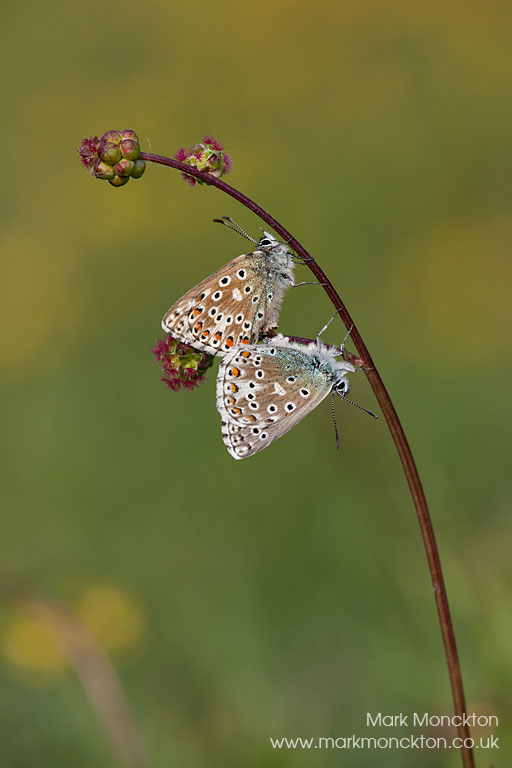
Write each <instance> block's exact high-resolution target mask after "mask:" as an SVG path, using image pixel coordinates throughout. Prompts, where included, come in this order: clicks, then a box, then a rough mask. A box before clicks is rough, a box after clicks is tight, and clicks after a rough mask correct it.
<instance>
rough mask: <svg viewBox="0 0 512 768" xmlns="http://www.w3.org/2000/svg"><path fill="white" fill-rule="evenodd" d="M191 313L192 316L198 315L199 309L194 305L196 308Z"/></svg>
mask: <svg viewBox="0 0 512 768" xmlns="http://www.w3.org/2000/svg"><path fill="white" fill-rule="evenodd" d="M192 314H193V315H194V317H197V316H198V315H200V314H201V310H200V309H197V307H196V308H195V309H194V312H193V313H192Z"/></svg>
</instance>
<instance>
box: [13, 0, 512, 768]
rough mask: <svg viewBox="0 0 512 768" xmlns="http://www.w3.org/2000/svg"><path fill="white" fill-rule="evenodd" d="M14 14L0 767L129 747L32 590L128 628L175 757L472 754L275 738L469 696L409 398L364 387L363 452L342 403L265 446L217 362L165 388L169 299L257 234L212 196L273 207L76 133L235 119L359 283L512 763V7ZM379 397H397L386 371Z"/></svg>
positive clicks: (165, 742)
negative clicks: (452, 659) (453, 688)
mask: <svg viewBox="0 0 512 768" xmlns="http://www.w3.org/2000/svg"><path fill="white" fill-rule="evenodd" d="M2 15H3V30H4V32H3V36H2V37H3V42H2V54H3V60H4V64H3V72H4V78H5V79H6V85H5V86H4V92H3V105H4V107H3V119H2V128H3V147H4V152H5V159H4V170H5V169H6V168H7V174H4V196H3V197H4V202H3V204H2V218H3V226H2V230H1V238H2V247H1V252H2V280H1V287H0V290H1V301H0V312H1V314H2V325H3V329H4V332H3V334H2V341H1V348H0V362H1V366H2V373H3V375H2V397H1V402H2V425H3V428H2V432H3V440H2V458H1V462H0V466H1V472H2V479H1V484H2V496H3V523H2V535H1V543H0V547H1V563H2V577H1V595H0V597H1V611H0V651H1V659H0V675H1V686H0V733H1V740H0V742H1V752H2V756H1V759H0V763H1V765H2V766H6V767H7V768H28V767H29V766H33V765H36V764H37V765H40V764H41V763H43V764H44V765H52V766H53V767H54V768H60V767H61V766H62V767H63V768H64V767H66V768H67V766H69V765H70V761H71V762H72V765H73V766H74V768H88V767H89V766H111V765H112V766H115V765H119V764H120V763H119V760H118V759H117V758H115V757H113V756H112V754H111V752H110V749H109V746H108V741H107V739H106V737H105V734H104V731H103V728H102V726H101V723H100V722H99V721H98V718H97V716H96V713H95V712H94V711H93V709H92V708H91V706H90V704H89V702H88V700H87V698H86V697H85V696H84V693H83V690H82V688H81V686H80V684H79V682H78V680H77V677H76V675H75V672H74V670H73V669H72V668H71V667H69V665H66V664H65V663H64V661H63V658H62V656H61V652H60V651H59V649H58V648H57V646H58V644H59V643H58V642H57V641H58V634H59V633H58V632H57V641H56V637H55V636H53V635H51V633H50V634H49V630H48V627H47V626H45V625H44V622H41V621H40V620H39V619H37V617H36V618H34V614H33V612H32V613H31V612H30V606H28V607H27V603H26V601H24V600H21V599H20V598H19V597H16V595H17V594H18V593H19V590H20V589H21V590H25V594H28V595H29V596H32V597H34V595H37V594H44V595H45V596H46V598H45V599H46V600H47V601H49V604H53V601H58V603H59V604H61V605H64V606H67V607H68V609H69V610H72V611H74V612H76V613H77V615H79V616H80V618H81V620H82V621H83V623H84V626H88V627H89V629H90V630H91V631H93V632H94V633H95V635H96V636H97V637H98V639H99V643H100V645H101V646H102V647H103V648H104V650H105V651H106V652H107V653H108V654H109V655H110V658H111V660H112V663H113V665H114V668H115V670H117V673H118V674H119V676H120V679H121V682H122V686H123V690H124V696H125V699H126V706H127V707H129V708H130V709H131V711H132V716H133V718H134V721H135V722H136V724H137V728H138V730H139V731H140V737H141V739H142V740H143V741H144V743H145V748H146V751H147V753H148V759H147V764H148V765H150V766H154V767H155V768H160V767H163V766H171V765H172V766H180V767H181V766H183V767H185V768H203V767H204V766H224V767H225V768H231V767H232V768H235V767H236V768H238V767H239V766H268V767H269V768H277V767H279V768H288V767H289V766H293V767H294V768H295V767H296V766H297V767H298V768H300V767H301V766H310V765H315V766H320V767H323V766H334V765H339V764H340V763H342V764H343V765H346V766H350V767H351V768H352V767H354V768H358V767H359V766H368V765H379V766H398V768H400V766H410V765H419V766H447V767H449V768H451V766H457V765H459V756H458V755H457V754H456V753H455V752H454V751H453V750H451V751H441V752H429V751H427V750H425V751H422V752H419V751H417V752H415V753H414V754H411V753H410V752H408V751H405V750H403V751H393V750H392V751H385V752H377V751H373V752H370V751H368V750H359V751H358V750H353V751H348V750H344V751H342V752H340V751H336V750H330V751H329V750H324V751H316V752H315V753H314V759H313V756H312V754H311V752H308V751H304V750H298V749H297V750H291V749H290V750H284V749H283V750H280V751H278V750H273V749H272V748H271V746H270V744H269V737H270V736H272V737H281V736H289V737H295V736H303V737H310V736H325V737H327V736H333V737H338V736H349V735H351V734H353V733H355V734H357V735H366V736H368V735H375V734H374V733H373V732H371V731H370V730H367V729H366V728H365V721H366V712H368V711H369V712H383V713H395V712H403V713H409V714H410V715H412V713H413V712H415V711H416V712H420V713H423V712H432V713H437V714H443V713H444V714H446V713H450V712H451V695H450V689H449V685H448V678H447V670H446V664H445V661H444V657H443V650H442V645H441V639H440V631H439V627H438V624H437V619H436V613H435V608H434V601H433V597H432V589H431V584H430V579H429V574H428V571H427V567H426V561H425V557H424V554H423V547H422V543H421V538H420V534H419V529H418V525H417V522H416V518H415V514H414V511H413V508H412V504H411V500H410V498H409V495H408V491H407V487H406V483H405V480H404V478H403V475H402V473H401V469H400V465H399V462H398V459H397V456H396V452H395V449H394V446H393V443H392V441H391V439H390V436H389V434H388V432H387V429H386V425H385V423H384V420H383V419H380V420H379V421H378V422H374V421H373V420H372V419H369V418H367V417H366V416H365V415H364V414H363V413H361V412H360V411H358V410H357V409H356V408H351V407H349V406H347V405H346V404H343V403H341V402H339V403H338V404H337V415H338V422H339V425H340V428H341V439H342V446H341V450H340V451H339V452H336V450H335V446H334V435H333V429H332V423H331V416H330V408H329V404H328V402H327V403H324V404H323V406H321V407H319V408H318V409H317V410H316V411H315V412H314V413H312V414H311V415H310V416H309V417H308V418H307V419H305V420H304V421H303V422H302V423H301V424H300V425H299V426H297V427H296V428H295V429H294V430H293V431H292V432H291V433H289V434H288V435H286V436H285V437H283V438H282V439H281V440H279V442H277V443H276V444H274V445H273V446H272V447H271V448H269V449H268V450H266V451H263V452H262V453H261V454H259V455H257V456H255V457H253V458H251V459H249V460H247V461H242V462H235V461H233V459H232V458H231V457H230V456H229V455H228V453H227V451H226V449H225V448H224V446H223V444H222V440H221V435H220V419H219V416H218V414H217V411H216V409H215V393H214V388H215V369H212V370H211V371H210V373H209V375H208V381H207V383H206V384H204V385H202V386H201V387H200V388H199V389H197V390H196V391H194V392H193V393H188V392H180V393H177V394H173V393H172V392H170V391H166V390H165V389H164V387H163V385H162V384H161V383H160V381H159V370H158V369H157V368H156V367H152V356H151V354H150V351H149V349H150V347H151V346H152V345H153V344H154V342H155V339H156V338H157V337H158V336H159V335H160V320H161V317H162V315H163V313H164V312H165V310H166V309H167V308H168V307H169V306H170V305H171V304H172V303H173V302H174V301H175V300H176V299H177V298H179V297H180V296H181V295H182V294H183V293H184V292H185V291H186V290H187V289H189V288H190V287H191V286H192V285H194V284H195V283H196V282H198V281H199V280H200V279H202V278H203V277H205V276H206V275H207V274H209V273H210V272H212V271H214V269H216V268H217V267H218V266H220V265H221V264H223V263H225V262H226V261H228V260H230V259H231V258H233V257H235V256H237V255H238V254H240V253H242V252H243V251H244V250H245V249H246V248H245V245H244V241H242V240H241V239H240V238H238V237H237V236H236V235H234V234H232V233H230V232H228V231H227V230H223V229H222V228H220V227H218V226H214V225H213V224H212V223H211V219H212V218H214V217H218V216H220V215H231V216H233V217H234V218H235V219H236V220H237V221H239V222H240V224H242V226H244V227H245V228H247V229H248V230H249V231H250V232H251V233H252V234H254V235H256V234H257V233H258V227H259V226H260V223H261V222H259V221H258V220H257V219H256V218H255V217H253V216H252V215H251V214H250V213H249V212H248V211H246V210H245V209H241V208H240V207H239V206H238V205H237V204H236V203H235V202H234V201H232V200H231V199H228V198H227V197H225V196H223V195H222V194H221V193H220V192H218V191H217V190H215V189H208V188H206V187H196V188H195V189H190V188H189V187H188V186H187V185H186V184H184V183H183V181H182V180H181V178H180V175H179V174H178V173H177V172H175V171H173V170H170V169H165V168H162V167H157V166H154V167H149V168H148V169H147V170H146V174H145V176H144V177H143V178H142V179H141V180H140V181H131V182H130V183H129V184H128V185H127V186H126V187H123V188H122V189H114V188H112V187H111V186H110V185H108V184H107V183H105V182H98V181H95V180H94V179H92V178H91V177H90V176H89V175H88V174H87V173H86V172H85V171H84V170H83V169H82V168H81V167H80V163H79V159H78V156H77V154H76V152H75V149H76V148H77V147H78V146H79V144H80V141H81V139H82V138H83V137H85V136H91V135H94V134H98V135H101V134H102V133H103V132H104V131H106V130H109V129H112V128H121V129H122V128H133V129H135V130H136V131H137V132H138V134H139V137H140V139H141V145H142V148H143V149H145V150H146V151H153V152H156V153H160V154H167V155H172V154H173V153H174V152H175V150H176V149H177V148H178V147H180V146H184V145H185V146H186V145H188V144H192V143H194V142H196V141H198V140H199V138H200V136H201V134H202V133H204V132H212V133H214V134H215V136H217V137H218V138H219V139H220V140H221V141H223V142H224V144H225V145H226V148H227V151H228V152H230V153H231V154H232V156H233V160H234V168H233V171H232V173H231V175H230V177H228V181H230V182H231V183H232V184H233V185H234V186H236V187H238V188H239V189H240V190H242V191H244V192H246V193H247V194H249V195H250V196H251V197H252V198H253V199H255V200H256V201H258V202H260V203H261V204H262V205H263V206H264V207H265V208H266V209H267V210H269V211H270V212H271V213H272V214H273V215H275V216H276V218H278V219H279V220H280V221H281V222H282V223H283V224H284V225H285V226H286V227H287V228H288V229H289V230H290V231H292V232H293V233H294V235H295V236H296V237H297V238H298V239H299V240H300V241H301V242H302V243H303V244H304V245H305V247H306V248H308V249H309V250H310V251H311V252H312V253H313V254H314V256H315V257H316V258H317V260H318V261H319V262H320V264H321V265H322V266H323V267H324V269H325V271H326V272H327V274H328V275H329V277H330V278H331V280H332V281H333V283H334V284H335V285H336V287H337V288H338V290H339V292H340V294H341V295H342V297H343V299H344V301H345V302H346V304H347V306H348V308H349V310H350V311H351V312H352V314H353V317H354V319H355V321H356V323H357V324H358V327H359V329H360V331H361V333H362V335H363V337H364V338H365V340H366V342H367V344H368V347H369V349H370V352H371V353H372V355H373V357H374V359H375V362H376V364H377V365H378V367H379V369H380V371H381V373H382V375H383V378H384V381H385V382H386V384H387V386H388V388H389V390H390V393H391V395H392V398H393V400H394V402H395V405H396V407H397V410H398V412H399V415H400V417H401V419H402V421H403V424H404V427H405V429H406V432H407V435H408V437H409V440H410V443H411V446H412V448H413V451H414V455H415V458H416V460H417V463H418V466H419V468H420V473H421V477H422V480H423V483H424V485H425V488H426V491H427V496H428V499H429V501H430V504H431V509H432V515H433V520H434V525H435V529H436V532H437V535H438V538H439V545H440V550H441V556H442V559H443V564H444V569H445V575H446V579H447V586H448V592H449V598H450V601H451V607H452V612H453V617H454V622H455V629H456V633H457V639H458V644H459V651H460V655H461V661H462V668H463V674H464V681H465V687H466V694H467V699H468V705H469V710H470V711H473V710H475V711H477V712H484V713H487V714H496V715H498V716H499V718H500V723H501V724H500V727H499V729H494V733H495V735H497V736H499V737H500V739H501V741H500V745H501V749H500V751H499V753H498V752H495V753H493V754H489V753H486V752H482V751H480V753H477V765H478V766H489V765H490V764H491V763H492V762H494V764H495V765H496V766H498V765H505V764H509V763H510V743H511V736H512V733H511V726H510V718H511V714H512V712H511V710H512V705H511V698H510V691H511V685H512V658H511V653H510V648H511V642H510V637H511V633H512V616H511V612H510V595H511V586H512V584H511V582H512V565H511V558H510V549H511V547H510V534H511V530H510V528H511V523H510V501H511V497H512V493H511V484H510V465H509V462H510V453H509V435H508V429H507V430H505V425H506V424H507V425H508V424H509V423H510V422H509V418H510V372H511V370H510V369H511V365H510V356H509V355H508V354H507V353H508V351H509V348H510V334H509V328H510V322H511V316H512V309H511V302H510V298H509V296H510V278H511V267H510V255H511V245H512V217H511V213H510V203H511V185H510V156H511V150H512V108H511V104H512V98H511V97H512V78H511V75H512V49H511V47H510V28H511V22H512V19H511V16H512V13H511V8H510V5H509V4H507V3H503V2H498V1H497V0H496V1H494V2H487V3H485V4H484V3H482V2H476V1H475V0H469V2H468V0H466V1H465V2H461V1H460V0H456V1H455V2H451V3H446V2H439V1H438V0H431V1H430V2H428V3H426V2H425V3H420V4H411V3H408V2H404V0H394V1H393V0H388V1H387V2H384V3H381V2H378V0H373V1H368V2H361V3H355V4H346V3H343V4H342V3H310V2H301V1H300V0H295V1H292V0H273V2H269V1H268V0H262V1H261V2H259V3H257V4H243V3H235V2H232V1H231V0H230V1H229V2H228V1H227V0H224V1H222V0H221V2H218V3H215V4H212V3H208V2H204V0H198V2H196V3H195V4H193V5H192V4H190V5H187V6H185V4H181V3H176V2H171V3H168V2H157V1H156V0H150V1H149V2H148V3H146V4H145V5H144V6H141V5H140V4H138V3H134V2H129V1H128V2H126V1H125V2H124V3H116V2H114V3H108V4H103V3H99V2H97V1H96V0H93V1H92V2H91V3H88V4H87V5H79V4H77V3H60V2H52V0H48V2H46V3H44V4H42V5H41V4H36V3H35V2H19V3H16V4H11V5H10V6H9V7H6V8H4V10H3V14H2ZM307 274H308V273H307V272H306V270H305V269H303V270H302V271H301V270H300V269H299V275H300V276H301V279H303V280H307V279H309V278H308V277H307ZM331 313H332V308H331V305H330V304H329V303H328V301H327V299H326V297H325V295H324V294H323V292H322V291H321V290H319V289H318V288H315V287H304V288H299V289H298V290H296V291H290V292H289V293H288V294H287V297H286V300H285V304H284V308H283V311H282V314H281V330H282V331H283V332H288V333H293V334H295V335H304V336H314V335H315V333H316V332H317V331H318V330H319V329H320V327H321V326H322V325H323V324H324V323H325V322H326V320H327V319H328V318H329V317H330V316H331ZM335 325H336V324H333V325H332V326H331V328H330V329H329V334H327V338H326V340H328V341H331V342H333V343H335V342H339V341H340V340H341V337H342V335H343V334H344V329H343V328H342V326H341V324H337V326H336V327H335ZM352 393H353V397H354V399H355V400H357V402H359V403H361V404H363V405H365V406H367V407H369V408H375V403H374V400H373V397H372V394H371V390H370V388H369V387H368V385H367V383H366V382H365V380H364V379H363V378H362V377H356V378H355V379H353V388H352ZM38 599H39V598H38ZM56 642H57V646H56ZM406 732H407V730H405V731H403V730H402V731H393V732H392V733H391V732H389V731H387V732H386V731H382V732H379V735H380V734H381V733H383V734H385V735H388V736H389V735H404V734H405V733H406ZM482 733H484V734H485V735H487V734H488V731H485V732H482ZM433 735H441V731H439V730H436V731H435V732H434V734H433ZM478 735H480V732H479V733H478ZM507 750H508V758H507V757H506V755H507ZM134 764H135V762H134Z"/></svg>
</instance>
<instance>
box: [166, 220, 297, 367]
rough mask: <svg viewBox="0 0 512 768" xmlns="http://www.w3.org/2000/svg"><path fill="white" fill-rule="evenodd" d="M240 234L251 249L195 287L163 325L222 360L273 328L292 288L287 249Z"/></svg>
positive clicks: (274, 240)
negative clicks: (288, 289)
mask: <svg viewBox="0 0 512 768" xmlns="http://www.w3.org/2000/svg"><path fill="white" fill-rule="evenodd" d="M226 218H227V217H226ZM228 221H232V220H231V219H228ZM221 223H225V222H221ZM233 223H234V222H233ZM227 226H229V225H227ZM237 226H238V225H237ZM231 228H232V227H231ZM238 229H239V230H241V227H238ZM241 231H242V233H243V234H244V235H245V236H246V237H247V238H248V239H249V240H252V241H253V242H254V243H256V244H257V248H256V250H254V251H252V253H246V254H242V256H238V257H237V258H236V259H233V260H232V261H230V262H228V263H227V264H225V265H224V266H223V267H221V268H220V269H218V270H217V271H216V272H214V273H213V275H210V277H207V278H206V279H205V280H203V281H202V282H200V283H198V284H197V285H196V286H195V287H194V288H192V289H191V290H190V291H188V292H187V293H186V294H185V295H184V296H182V297H181V299H179V300H178V301H177V302H176V304H174V305H173V306H172V307H171V308H170V309H169V310H168V311H167V312H166V313H165V315H164V318H163V320H162V328H163V329H164V331H166V332H167V333H170V334H171V335H172V336H174V338H176V339H178V340H179V341H181V342H183V343H184V344H189V345H190V346H191V347H194V348H195V349H199V350H201V351H202V352H207V353H208V354H210V355H220V356H222V355H225V354H226V353H228V352H229V351H230V350H231V348H232V347H236V346H238V345H239V344H244V345H247V344H252V343H255V342H256V341H258V340H259V338H260V335H261V334H263V333H265V332H266V331H268V330H269V329H271V328H275V327H276V326H277V320H278V316H279V310H280V308H281V302H282V300H283V296H284V292H285V290H286V288H287V287H288V286H291V285H295V283H294V280H293V259H292V251H291V250H290V248H289V247H288V246H287V245H286V244H285V243H281V242H280V241H279V240H278V239H277V238H276V237H274V236H273V235H272V234H271V233H270V232H263V237H262V238H261V239H260V240H259V241H256V240H253V238H251V237H249V236H248V235H247V234H246V233H245V232H243V230H241Z"/></svg>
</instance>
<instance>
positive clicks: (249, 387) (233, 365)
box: [217, 343, 332, 459]
mask: <svg viewBox="0 0 512 768" xmlns="http://www.w3.org/2000/svg"><path fill="white" fill-rule="evenodd" d="M331 389H332V378H331V377H330V376H329V375H328V374H327V373H326V372H325V371H322V370H320V369H318V368H315V367H314V366H313V364H312V356H311V354H310V353H308V351H307V348H305V349H304V351H302V350H299V349H297V348H290V347H288V346H281V345H279V344H274V343H272V345H270V344H257V345H250V346H247V347H238V348H236V349H234V350H233V351H232V352H231V353H230V354H229V355H227V356H226V357H224V359H223V360H222V362H221V364H220V367H219V372H218V375H217V410H218V411H219V413H220V415H221V418H222V438H223V440H224V443H225V445H226V448H227V449H228V451H229V453H230V454H231V456H233V458H235V459H244V458H246V457H247V456H252V455H253V454H254V453H257V452H258V451H261V450H263V448H266V447H267V446H268V445H270V444H271V443H273V442H274V440H277V439H278V438H279V437H281V435H284V434H285V432H288V430H290V429H291V428H292V427H293V426H294V425H295V424H297V423H298V422H299V421H301V419H303V418H304V416H306V415H307V414H308V413H309V412H310V411H312V410H313V409H314V408H316V406H317V405H318V404H319V403H321V402H322V400H323V399H324V398H325V397H326V396H327V395H328V394H329V392H330V391H331Z"/></svg>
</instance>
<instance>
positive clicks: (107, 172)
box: [94, 160, 116, 179]
mask: <svg viewBox="0 0 512 768" xmlns="http://www.w3.org/2000/svg"><path fill="white" fill-rule="evenodd" d="M94 175H95V176H96V178H97V179H112V178H113V177H114V176H115V175H116V172H115V171H114V169H113V168H112V166H111V165H107V163H104V162H103V161H102V160H98V162H97V163H96V165H95V166H94Z"/></svg>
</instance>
